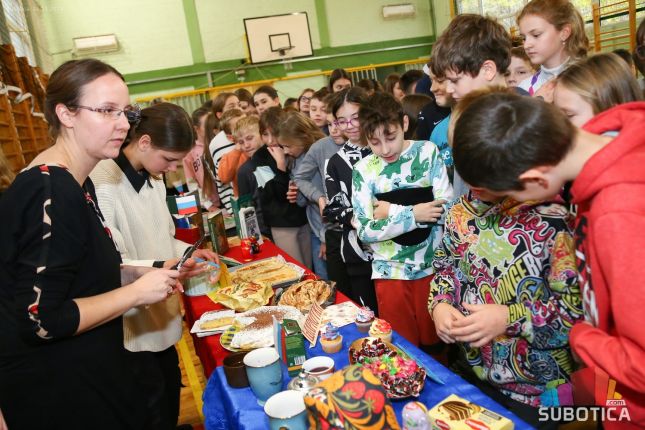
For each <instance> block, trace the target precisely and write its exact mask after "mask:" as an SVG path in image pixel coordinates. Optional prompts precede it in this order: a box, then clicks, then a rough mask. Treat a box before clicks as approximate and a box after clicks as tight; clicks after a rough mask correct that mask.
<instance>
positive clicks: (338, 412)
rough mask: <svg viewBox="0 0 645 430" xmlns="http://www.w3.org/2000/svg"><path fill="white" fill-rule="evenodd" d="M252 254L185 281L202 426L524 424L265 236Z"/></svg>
mask: <svg viewBox="0 0 645 430" xmlns="http://www.w3.org/2000/svg"><path fill="white" fill-rule="evenodd" d="M237 248H239V247H232V248H231V249H230V250H229V252H228V253H226V254H225V257H228V258H229V259H231V258H232V259H234V260H237V259H239V258H241V254H240V251H239V249H237ZM254 257H255V258H254V259H253V261H250V262H245V264H241V265H236V266H233V267H230V268H229V269H228V270H227V271H226V272H227V273H223V274H222V278H221V279H220V284H222V285H223V286H221V287H216V288H206V289H202V290H200V289H199V288H197V289H195V288H189V289H187V292H188V296H187V297H186V298H185V308H186V319H187V321H188V322H189V323H190V324H191V326H192V328H193V330H192V332H193V334H194V336H195V338H194V339H195V349H196V351H197V354H198V356H199V357H200V359H201V360H202V364H203V365H204V370H205V372H206V374H207V375H210V377H209V380H208V384H207V387H206V389H205V391H204V396H203V400H204V407H203V412H204V417H205V427H206V429H209V430H215V429H227V430H228V429H266V428H271V429H274V428H275V429H280V428H289V429H300V428H302V429H306V428H343V427H351V426H354V428H373V429H380V428H408V429H426V428H427V429H431V428H432V429H434V428H439V429H448V428H451V429H462V428H463V429H473V428H474V429H491V430H496V429H504V430H509V429H513V428H518V429H523V428H530V426H528V425H527V424H526V423H524V422H523V421H521V420H520V419H519V418H517V417H516V416H515V415H513V414H512V413H511V412H509V411H508V410H506V409H505V408H503V407H502V406H500V405H499V404H497V403H496V402H494V401H493V400H492V399H490V398H489V397H488V396H486V395H485V394H484V393H482V392H481V391H480V390H479V389H478V388H476V387H475V386H473V385H471V384H469V383H468V382H466V381H465V380H463V379H462V378H460V377H459V376H457V375H456V374H454V373H453V372H451V371H450V370H449V369H447V368H445V367H444V366H443V365H441V364H440V363H438V362H437V361H436V360H434V359H433V358H432V357H431V356H429V355H427V354H425V353H424V352H423V351H421V350H420V349H418V348H417V347H415V346H414V345H412V344H410V343H409V342H407V341H406V340H405V339H404V338H403V337H402V336H400V335H399V334H398V333H396V332H395V331H393V330H392V328H391V327H390V325H389V323H388V322H387V321H384V320H382V319H379V318H375V317H374V313H373V312H372V311H371V310H370V309H369V308H367V307H364V306H361V305H358V304H355V303H353V302H351V301H349V300H348V299H347V297H345V296H344V295H342V293H340V292H337V291H336V290H335V286H334V284H333V283H332V282H328V281H323V280H318V279H315V277H314V276H313V275H312V274H311V273H310V272H308V271H307V270H305V269H304V268H302V267H301V266H300V265H298V264H297V262H295V261H294V260H293V259H291V257H289V256H288V255H286V254H285V253H284V252H282V251H281V250H280V249H279V248H277V247H276V246H275V245H274V244H272V243H271V242H269V241H265V243H264V244H263V245H262V247H261V248H260V252H259V253H258V254H256V255H255V256H254ZM229 261H231V260H229ZM224 262H226V258H225V259H224ZM191 289H192V290H193V292H192V293H191ZM350 424H351V426H350Z"/></svg>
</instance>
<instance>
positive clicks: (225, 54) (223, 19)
mask: <svg viewBox="0 0 645 430" xmlns="http://www.w3.org/2000/svg"><path fill="white" fill-rule="evenodd" d="M195 5H196V7H197V12H198V16H199V17H200V27H201V33H202V43H203V45H204V52H205V57H206V62H215V61H223V60H230V59H233V58H239V59H242V58H245V57H246V42H245V40H244V18H254V17H260V16H268V15H280V14H285V13H291V12H307V17H308V19H309V29H310V33H311V40H312V43H313V47H314V49H316V48H320V37H319V35H318V23H317V21H316V6H315V4H314V0H271V1H266V0H242V1H230V0H195ZM223 11H226V12H225V13H223Z"/></svg>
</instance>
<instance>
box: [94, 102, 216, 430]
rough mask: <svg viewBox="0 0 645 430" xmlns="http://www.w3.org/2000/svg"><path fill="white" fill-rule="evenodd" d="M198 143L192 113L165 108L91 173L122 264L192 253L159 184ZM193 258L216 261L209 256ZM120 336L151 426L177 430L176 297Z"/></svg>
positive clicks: (145, 310)
mask: <svg viewBox="0 0 645 430" xmlns="http://www.w3.org/2000/svg"><path fill="white" fill-rule="evenodd" d="M194 143H195V139H194V134H193V126H192V123H191V121H190V117H189V116H188V114H187V113H186V112H185V111H184V110H183V109H182V108H181V107H179V106H177V105H174V104H171V103H160V104H157V105H154V106H151V107H148V108H145V109H143V110H142V111H141V119H140V121H139V122H138V123H137V124H136V125H134V126H133V127H132V128H131V129H130V132H129V135H128V142H127V143H126V144H125V145H124V146H123V147H122V149H121V151H120V152H119V155H118V156H117V158H116V159H114V160H104V161H101V162H100V163H99V164H98V165H97V166H96V168H95V169H94V170H93V171H92V173H91V174H90V177H91V178H92V181H93V182H94V184H95V187H96V195H97V197H98V199H99V207H100V209H101V211H102V212H103V214H104V215H105V222H106V225H107V227H108V228H109V229H110V231H111V233H112V238H113V239H114V242H115V244H116V247H117V249H118V251H119V252H120V253H121V259H122V260H123V261H126V262H132V263H134V264H136V265H138V266H153V267H164V268H169V267H172V266H173V265H175V264H176V263H177V261H178V258H177V257H178V256H181V255H183V253H184V252H185V251H186V250H187V249H188V247H189V246H190V245H189V244H188V243H185V242H182V241H180V240H177V239H175V238H174V235H175V226H174V223H173V220H172V217H171V215H170V213H169V212H168V209H167V206H166V194H165V187H164V184H163V181H161V180H159V178H160V177H161V174H162V173H165V172H168V171H175V170H176V169H177V166H178V165H179V163H181V160H182V159H183V158H184V156H185V155H186V153H187V152H188V151H189V150H190V149H191V148H192V147H193V145H194ZM193 255H194V256H195V257H200V258H203V259H208V260H213V261H214V260H217V255H215V254H214V253H213V252H212V251H208V250H205V249H199V250H197V251H195V253H194V254H193ZM192 264H194V263H192V262H191V263H190V265H192ZM197 272H199V269H197V270H195V271H192V272H191V273H190V274H191V275H192V274H196V273H197ZM123 332H124V344H125V348H126V349H127V350H128V351H130V352H132V353H136V354H132V356H133V360H132V361H133V365H132V368H133V370H134V372H135V375H136V377H137V380H138V381H140V382H141V384H142V386H144V387H145V388H146V393H145V394H144V395H145V399H146V401H147V402H146V403H147V405H148V407H149V416H150V417H151V418H152V419H153V420H154V421H153V422H152V424H151V428H155V429H174V428H175V426H176V425H177V419H178V417H179V391H180V388H181V374H180V371H179V359H178V357H177V352H176V351H175V347H174V345H175V343H177V342H178V341H179V339H180V338H181V334H182V325H181V313H180V308H179V298H178V297H176V296H173V297H169V298H168V299H167V300H165V301H163V302H160V303H157V304H154V305H150V306H145V307H144V306H140V307H136V308H133V309H131V310H130V311H128V312H127V313H126V314H125V316H124V318H123Z"/></svg>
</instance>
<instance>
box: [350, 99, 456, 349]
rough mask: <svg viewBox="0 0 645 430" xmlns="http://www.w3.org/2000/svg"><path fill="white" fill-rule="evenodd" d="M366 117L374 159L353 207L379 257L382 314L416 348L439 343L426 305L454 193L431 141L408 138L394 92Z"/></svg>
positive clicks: (375, 264)
mask: <svg viewBox="0 0 645 430" xmlns="http://www.w3.org/2000/svg"><path fill="white" fill-rule="evenodd" d="M359 119H360V123H361V129H362V131H363V135H364V137H365V138H366V140H367V143H368V145H369V146H370V148H371V149H372V154H371V155H369V156H367V157H365V158H364V159H363V160H361V161H360V162H358V163H357V164H356V165H355V166H354V173H353V178H352V204H353V208H354V220H355V223H356V224H357V225H356V230H357V232H358V237H359V239H360V240H361V241H362V242H363V243H365V244H366V245H367V246H369V248H370V250H371V251H372V253H373V257H374V260H373V261H372V279H374V286H375V289H376V299H377V301H378V308H379V316H380V317H381V318H383V319H385V320H387V321H388V322H389V323H390V324H391V325H392V327H393V329H394V330H396V331H397V332H398V333H400V334H401V335H403V336H404V337H405V338H406V339H407V340H409V341H410V342H412V343H414V344H417V345H418V344H424V345H430V344H433V343H436V342H437V341H438V340H439V339H438V338H437V336H436V334H435V331H434V328H433V326H432V320H431V319H430V315H429V314H428V311H427V309H426V306H425V302H426V298H427V297H428V292H429V283H430V278H429V277H430V276H431V275H432V272H433V271H432V254H433V252H434V245H435V244H437V243H439V240H440V238H441V227H440V226H439V225H438V224H437V221H438V220H439V218H440V217H441V215H442V213H443V204H444V203H446V201H448V200H451V199H452V187H451V186H450V181H449V180H448V174H447V172H446V167H445V165H444V164H443V161H442V159H441V156H440V154H439V150H438V148H437V147H436V145H434V144H433V143H431V142H427V141H410V140H405V139H404V137H403V133H404V132H405V130H406V129H407V125H408V118H407V116H406V115H405V114H404V113H403V108H402V107H401V105H400V104H399V103H398V102H397V101H396V100H395V99H394V97H392V96H391V95H390V94H387V93H377V94H374V95H373V96H372V97H371V98H370V99H369V100H368V101H367V102H366V103H365V105H364V106H361V110H360V112H359Z"/></svg>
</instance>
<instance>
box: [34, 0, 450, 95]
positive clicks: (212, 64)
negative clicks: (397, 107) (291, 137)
mask: <svg viewBox="0 0 645 430" xmlns="http://www.w3.org/2000/svg"><path fill="white" fill-rule="evenodd" d="M39 1H40V2H41V4H42V6H43V9H44V10H45V11H46V13H45V14H44V18H43V21H44V25H45V30H46V31H45V33H46V34H47V39H48V52H50V53H52V55H51V59H52V64H53V66H54V67H55V66H57V65H59V64H61V63H62V62H64V61H66V60H68V59H70V58H72V54H71V52H70V50H71V48H72V38H74V37H78V36H92V35H99V34H106V33H115V34H116V35H117V38H118V40H119V42H120V44H121V49H120V50H119V51H118V52H114V53H107V54H99V55H96V57H98V58H100V59H102V60H103V61H106V62H108V63H110V64H112V65H113V66H115V67H116V68H117V69H119V70H120V71H121V72H122V73H124V75H125V77H126V80H127V81H128V83H129V86H130V91H131V94H133V96H138V95H142V94H150V93H155V94H157V93H160V92H161V93H163V92H175V91H178V90H180V89H181V90H185V89H186V88H195V89H199V88H206V87H208V86H209V80H208V77H207V72H209V71H210V72H212V73H211V78H212V83H213V84H214V85H222V84H231V83H238V82H239V81H238V80H237V78H236V76H235V74H234V73H233V69H234V68H239V67H241V65H242V62H241V61H242V60H243V59H244V58H245V57H246V45H245V42H244V25H243V19H244V18H249V17H258V16H266V15H275V14H281V13H289V12H307V14H308V18H309V26H310V30H311V37H312V44H313V47H314V57H313V58H312V59H308V60H306V61H302V62H296V63H293V68H292V69H291V70H285V68H284V66H283V65H282V64H276V65H258V66H254V65H246V66H244V68H245V69H246V77H245V80H246V81H247V82H250V81H255V80H261V79H272V78H277V77H282V76H285V75H286V74H287V73H302V72H306V71H316V70H330V69H334V68H337V67H355V66H363V65H368V64H375V63H384V62H389V61H400V60H410V59H416V58H421V57H427V56H428V55H429V53H430V48H431V47H430V44H431V43H432V42H433V41H434V30H433V24H432V19H431V14H430V5H431V1H434V2H436V3H442V2H447V1H448V0H405V1H408V2H411V3H413V4H414V5H415V7H416V16H415V17H413V18H399V19H391V20H385V19H384V18H383V17H382V12H381V9H382V6H384V5H386V4H392V3H396V2H392V0H349V1H347V0H271V1H267V0H242V1H237V2H234V1H233V2H231V1H229V0H111V1H109V2H106V1H105V0H84V1H81V0H39ZM446 4H447V3H446ZM418 44H421V46H417V47H410V46H411V45H418ZM396 47H402V49H395V50H388V48H396ZM362 51H373V52H367V53H361V52H362ZM347 53H349V54H351V55H347V56H341V57H334V58H324V57H327V56H336V55H337V54H347ZM321 57H323V58H321ZM50 71H51V70H50ZM318 81H319V79H318V80H313V81H311V82H310V83H311V84H315V83H316V82H318ZM308 83H309V82H308V81H306V80H303V81H301V82H298V83H297V84H296V83H280V84H279V85H278V87H279V88H280V89H281V90H284V91H289V92H293V91H295V90H296V89H297V88H296V87H297V86H298V85H306V84H308Z"/></svg>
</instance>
